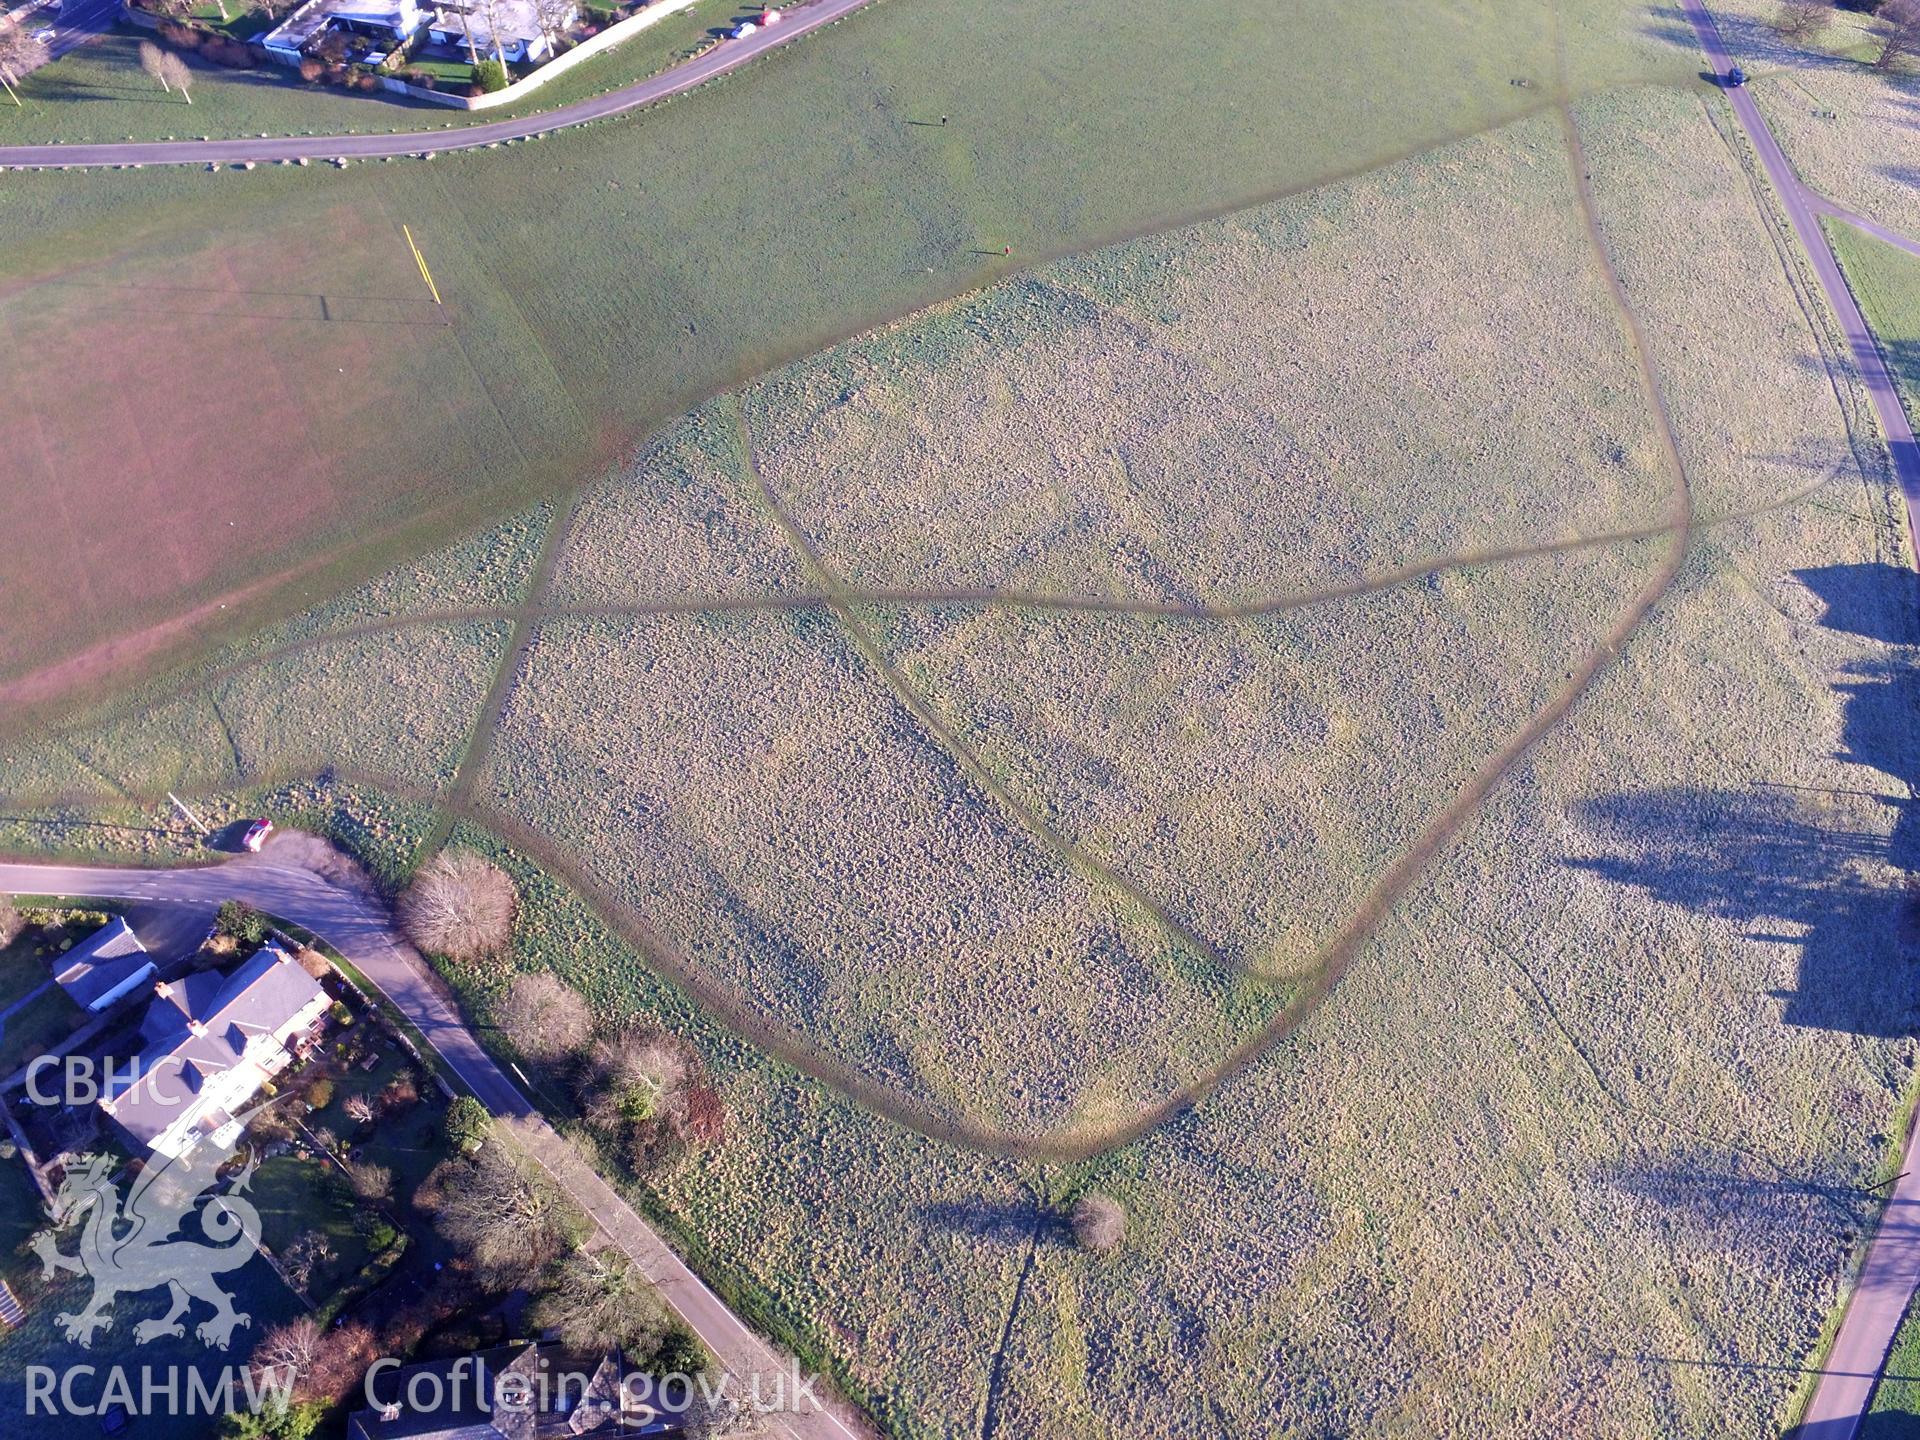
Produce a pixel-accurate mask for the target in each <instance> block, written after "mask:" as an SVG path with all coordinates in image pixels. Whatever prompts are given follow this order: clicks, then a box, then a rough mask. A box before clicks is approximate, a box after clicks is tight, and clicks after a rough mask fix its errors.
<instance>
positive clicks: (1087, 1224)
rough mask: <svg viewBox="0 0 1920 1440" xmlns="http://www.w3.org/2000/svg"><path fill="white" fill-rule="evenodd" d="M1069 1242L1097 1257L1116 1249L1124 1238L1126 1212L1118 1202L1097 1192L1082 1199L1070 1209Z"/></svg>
mask: <svg viewBox="0 0 1920 1440" xmlns="http://www.w3.org/2000/svg"><path fill="white" fill-rule="evenodd" d="M1073 1238H1074V1239H1075V1240H1076V1241H1078V1242H1079V1244H1080V1245H1081V1247H1082V1248H1083V1249H1087V1250H1093V1251H1097V1252H1099V1253H1101V1254H1104V1253H1106V1252H1107V1251H1109V1250H1115V1249H1118V1248H1119V1245H1120V1242H1121V1241H1122V1240H1125V1239H1126V1238H1127V1212H1126V1211H1124V1210H1122V1209H1121V1208H1120V1202H1119V1201H1117V1200H1115V1199H1114V1198H1113V1197H1112V1196H1110V1195H1102V1194H1101V1193H1100V1192H1099V1191H1097V1190H1096V1191H1093V1192H1092V1193H1091V1194H1087V1195H1082V1196H1081V1197H1080V1200H1079V1203H1078V1204H1076V1205H1075V1206H1074V1207H1073Z"/></svg>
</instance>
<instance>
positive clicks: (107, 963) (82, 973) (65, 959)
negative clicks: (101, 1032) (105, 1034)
mask: <svg viewBox="0 0 1920 1440" xmlns="http://www.w3.org/2000/svg"><path fill="white" fill-rule="evenodd" d="M56 963H57V965H58V968H57V969H56V970H55V971H54V972H53V978H54V979H55V980H57V981H59V982H60V988H61V989H62V990H64V991H66V992H67V994H68V995H69V996H70V997H71V998H72V1000H73V1003H74V1004H76V1005H78V1006H79V1007H80V1008H81V1009H83V1010H87V1011H90V1012H91V1013H93V1014H95V1015H98V1014H99V1013H100V1012H101V1011H103V1010H106V1009H109V1008H110V1007H111V1006H112V1005H113V1003H114V1002H115V1001H116V1000H119V999H121V998H122V997H123V996H126V995H130V994H132V993H133V992H134V990H136V989H138V988H139V987H140V986H142V985H144V984H146V983H147V982H148V981H149V980H151V979H153V974H154V969H153V957H152V956H151V955H149V954H147V947H146V946H144V945H142V944H141V943H140V937H139V936H137V935H135V934H134V933H133V927H132V926H131V925H129V924H127V921H126V917H125V916H122V915H116V916H114V917H113V918H112V919H111V920H109V921H108V922H107V923H106V924H104V925H102V926H101V927H100V928H99V929H98V930H96V931H94V932H93V934H91V935H89V936H88V937H87V938H86V939H84V940H82V941H81V942H80V943H79V944H78V945H76V946H74V947H73V948H72V949H71V950H69V951H67V953H66V954H65V955H63V956H61V957H60V959H59V961H58V962H56Z"/></svg>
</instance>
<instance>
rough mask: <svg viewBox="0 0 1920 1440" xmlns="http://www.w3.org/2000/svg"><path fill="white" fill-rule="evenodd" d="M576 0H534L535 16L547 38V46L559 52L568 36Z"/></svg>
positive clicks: (541, 31)
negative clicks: (568, 25)
mask: <svg viewBox="0 0 1920 1440" xmlns="http://www.w3.org/2000/svg"><path fill="white" fill-rule="evenodd" d="M575 8H576V6H575V4H574V0H533V18H534V19H535V21H537V22H538V23H539V26H540V33H541V34H542V35H544V36H546V38H547V48H548V49H550V50H552V51H554V52H556V53H557V52H558V51H559V49H560V42H561V41H562V40H564V39H565V38H566V34H567V22H568V21H569V20H571V19H572V18H573V15H574V11H575Z"/></svg>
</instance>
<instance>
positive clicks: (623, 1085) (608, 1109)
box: [581, 1027, 688, 1132]
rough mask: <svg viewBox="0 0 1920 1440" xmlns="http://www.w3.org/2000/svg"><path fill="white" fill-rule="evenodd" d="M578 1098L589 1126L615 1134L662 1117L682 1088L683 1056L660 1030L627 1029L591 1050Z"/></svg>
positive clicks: (685, 1075) (675, 1041)
mask: <svg viewBox="0 0 1920 1440" xmlns="http://www.w3.org/2000/svg"><path fill="white" fill-rule="evenodd" d="M587 1068H588V1079H587V1081H586V1085H585V1089H584V1092H583V1093H582V1095H581V1100H582V1103H583V1105H584V1108H585V1110H586V1113H587V1120H588V1121H589V1123H591V1124H594V1125H597V1126H599V1127H600V1128H601V1129H603V1130H609V1131H615V1132H618V1131H621V1130H625V1129H626V1128H628V1127H629V1126H633V1125H637V1124H640V1123H641V1122H644V1121H649V1120H655V1119H659V1118H661V1117H662V1116H663V1115H665V1114H666V1113H667V1112H668V1111H669V1110H670V1108H671V1107H672V1105H673V1104H674V1103H675V1097H676V1096H677V1095H678V1094H679V1092H680V1091H681V1090H682V1089H683V1088H684V1087H685V1085H686V1080H687V1071H688V1065H687V1056H686V1052H685V1050H684V1048H683V1047H682V1046H681V1045H680V1043H679V1042H678V1041H677V1040H675V1039H674V1037H673V1036H671V1035H669V1034H667V1032H666V1031H664V1030H655V1029H651V1028H645V1027H642V1028H638V1029H633V1030H628V1031H626V1032H625V1033H623V1034H620V1035H616V1036H614V1037H612V1038H611V1039H607V1040H602V1041H600V1042H598V1043H597V1044H596V1045H595V1046H594V1047H593V1056H592V1059H591V1061H590V1062H589V1064H588V1067H587Z"/></svg>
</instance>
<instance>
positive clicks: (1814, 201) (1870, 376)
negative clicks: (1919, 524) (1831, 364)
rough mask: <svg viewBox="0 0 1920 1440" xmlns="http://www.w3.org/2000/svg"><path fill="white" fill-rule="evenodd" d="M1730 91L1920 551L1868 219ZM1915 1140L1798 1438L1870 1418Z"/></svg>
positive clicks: (1693, 9)
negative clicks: (1855, 268)
mask: <svg viewBox="0 0 1920 1440" xmlns="http://www.w3.org/2000/svg"><path fill="white" fill-rule="evenodd" d="M1681 3H1682V5H1683V6H1684V7H1685V9H1686V12H1687V18H1688V19H1689V20H1691V21H1692V22H1693V29H1694V33H1695V34H1696V35H1697V36H1698V37H1699V40H1700V48H1701V49H1702V50H1704V51H1705V52H1706V55H1707V59H1708V61H1709V63H1710V64H1711V65H1712V67H1713V71H1714V73H1715V74H1716V75H1725V74H1726V73H1727V72H1728V71H1729V70H1731V69H1732V68H1733V60H1732V58H1731V57H1730V56H1729V55H1728V54H1727V49H1726V46H1725V44H1724V43H1723V42H1722V40H1721V38H1720V30H1719V27H1718V26H1717V25H1716V24H1715V23H1714V20H1713V16H1712V15H1710V14H1709V13H1708V12H1707V9H1706V6H1705V5H1704V4H1703V3H1702V0H1681ZM1725 93H1726V96H1727V99H1728V101H1729V102H1730V103H1731V104H1732V106H1733V111H1734V114H1735V115H1737V116H1738V117H1739V119H1740V124H1741V126H1742V127H1743V128H1744V129H1745V130H1746V132H1747V138H1748V139H1749V140H1751V141H1752V142H1753V148H1754V150H1755V151H1756V152H1757V153H1758V155H1759V156H1760V163H1761V164H1762V165H1764V166H1765V167H1766V171H1767V178H1768V179H1769V180H1770V181H1771V182H1772V183H1773V189H1774V193H1775V194H1777V195H1778V196H1779V197H1780V203H1781V204H1782V205H1783V206H1784V207H1785V208H1786V212H1787V218H1788V219H1789V220H1790V221H1791V222H1792V224H1793V230H1794V234H1796V235H1797V236H1799V238H1800V244H1801V247H1802V248H1803V249H1804V250H1805V251H1806V253H1807V255H1808V257H1809V258H1811V260H1812V261H1813V268H1814V272H1815V273H1816V274H1817V275H1818V276H1819V277H1820V288H1821V290H1822V291H1824V292H1825V294H1826V297H1827V304H1828V306H1829V308H1830V309H1831V310H1832V311H1833V313H1834V316H1835V317H1836V318H1837V319H1838V320H1839V322H1840V329H1841V331H1842V332H1843V333H1844V334H1845V335H1846V338H1847V346H1848V348H1849V349H1850V350H1851V351H1852V352H1853V361H1854V364H1855V365H1856V366H1857V367H1858V368H1859V371H1860V378H1861V380H1862V381H1864V382H1865V384H1866V387H1867V395H1868V397H1869V398H1870V399H1871V400H1872V401H1873V410H1874V414H1875V415H1877V416H1878V417H1879V420H1880V429H1881V432H1882V433H1883V434H1884V435H1885V436H1886V438H1887V448H1888V450H1889V451H1890V452H1891V453H1892V456H1893V465H1894V470H1895V472H1896V474H1897V475H1898V476H1899V481H1900V493H1901V495H1902V496H1903V497H1904V499H1905V502H1906V512H1907V538H1908V541H1909V543H1910V544H1912V545H1913V551H1914V553H1915V554H1916V555H1920V544H1915V543H1913V542H1914V541H1915V539H1916V532H1915V511H1916V510H1920V449H1916V448H1915V445H1914V439H1913V427H1912V426H1911V425H1909V424H1908V422H1907V412H1906V410H1905V409H1904V408H1903V407H1902V406H1901V403H1900V393H1899V391H1898V389H1897V388H1896V387H1895V385H1894V382H1893V376H1892V375H1891V374H1889V373H1888V371H1887V364H1886V360H1885V358H1884V357H1883V356H1882V355H1881V353H1880V347H1879V346H1878V345H1877V344H1876V343H1875V341H1874V338H1873V333H1872V332H1871V331H1870V330H1868V328H1867V322H1866V320H1865V318H1864V317H1862V315H1861V314H1860V307H1859V306H1858V305H1856V304H1855V303H1854V299H1853V292H1852V291H1850V290H1849V289H1848V288H1847V282H1846V279H1845V277H1844V276H1842V275H1841V273H1840V265H1839V262H1838V261H1836V260H1835V259H1834V257H1833V251H1832V249H1831V248H1830V247H1829V246H1828V245H1827V237H1826V235H1825V233H1824V232H1823V231H1822V230H1821V229H1820V222H1819V219H1818V218H1817V217H1819V216H1820V215H1835V216H1839V217H1841V218H1843V219H1845V220H1847V221H1849V222H1850V223H1853V224H1861V223H1862V217H1859V216H1855V215H1853V214H1852V213H1851V212H1849V211H1845V210H1842V209H1841V208H1840V207H1838V206H1836V205H1833V204H1831V203H1830V202H1828V201H1826V200H1824V199H1822V198H1821V197H1819V196H1817V195H1815V194H1814V193H1813V192H1812V191H1810V190H1808V189H1807V187H1806V186H1805V185H1803V184H1801V182H1800V177H1799V176H1798V175H1797V174H1795V173H1794V169H1793V166H1792V165H1791V164H1790V163H1789V162H1788V160H1787V157H1786V155H1785V154H1784V153H1783V152H1782V151H1781V149H1780V143H1779V142H1778V141H1777V140H1775V139H1774V137H1773V132H1772V131H1771V130H1770V129H1768V128H1767V122H1766V119H1765V118H1764V117H1763V116H1762V115H1761V114H1760V107H1759V105H1757V104H1756V103H1755V102H1754V98H1753V96H1752V95H1751V94H1749V93H1748V91H1747V90H1746V88H1745V87H1744V86H1741V87H1736V88H1729V89H1727V90H1726V92H1725ZM1865 228H1867V229H1869V230H1871V231H1872V232H1873V233H1874V234H1876V235H1879V236H1880V237H1881V238H1883V239H1887V240H1889V241H1890V242H1891V243H1893V244H1895V245H1899V246H1900V247H1901V248H1902V249H1904V250H1908V251H1911V252H1915V253H1920V251H1916V247H1915V245H1914V243H1913V242H1912V241H1910V240H1907V239H1905V238H1904V237H1896V236H1894V235H1892V233H1891V232H1888V231H1885V230H1883V229H1882V228H1881V227H1879V226H1877V225H1873V224H1872V223H1871V222H1866V224H1865ZM1913 1141H1914V1136H1913V1134H1912V1133H1911V1132H1909V1134H1908V1137H1907V1149H1906V1153H1905V1154H1904V1156H1903V1157H1902V1159H1901V1170H1902V1171H1903V1173H1902V1174H1901V1176H1900V1178H1899V1180H1898V1181H1897V1182H1896V1183H1895V1185H1894V1189H1893V1194H1892V1195H1891V1196H1889V1197H1888V1200H1887V1208H1886V1211H1885V1213H1884V1214H1883V1215H1882V1216H1881V1217H1880V1227H1879V1229H1878V1230H1877V1231H1876V1232H1875V1233H1874V1237H1873V1244H1872V1245H1871V1246H1870V1247H1869V1248H1868V1250H1867V1260H1866V1264H1865V1265H1864V1266H1863V1267H1862V1268H1861V1271H1860V1278H1859V1281H1858V1283H1857V1284H1856V1285H1855V1286H1854V1291H1853V1296H1852V1298H1851V1299H1850V1300H1849V1301H1848V1302H1847V1309H1846V1313H1845V1315H1844V1316H1843V1318H1842V1319H1841V1322H1840V1333H1839V1334H1838V1335H1837V1336H1836V1337H1835V1339H1834V1342H1833V1349H1832V1350H1831V1351H1830V1352H1829V1353H1828V1355H1827V1361H1826V1364H1825V1366H1823V1367H1822V1369H1821V1373H1820V1378H1819V1380H1818V1382H1817V1386H1816V1388H1815V1390H1814V1394H1813V1400H1812V1401H1811V1403H1809V1405H1808V1406H1807V1412H1806V1414H1805V1416H1804V1417H1803V1418H1802V1421H1801V1425H1800V1428H1799V1429H1798V1430H1797V1431H1795V1432H1794V1433H1795V1435H1796V1436H1797V1437H1798V1440H1853V1437H1854V1436H1855V1435H1856V1434H1857V1433H1858V1432H1859V1430H1860V1426H1861V1422H1862V1421H1863V1420H1864V1419H1865V1418H1866V1413H1867V1405H1868V1403H1869V1402H1870V1401H1871V1400H1872V1398H1873V1390H1874V1386H1875V1385H1876V1384H1878V1382H1879V1378H1880V1372H1881V1370H1882V1369H1883V1368H1884V1367H1885V1365H1886V1363H1887V1353H1888V1351H1889V1350H1890V1349H1891V1348H1892V1346H1893V1337H1894V1333H1895V1332H1896V1331H1897V1330H1898V1329H1899V1328H1900V1321H1901V1317H1903V1316H1904V1315H1905V1314H1906V1310H1907V1303H1908V1301H1910V1300H1911V1299H1912V1298H1913V1293H1914V1288H1915V1285H1916V1283H1917V1282H1920V1166H1917V1165H1916V1163H1915V1161H1916V1156H1915V1154H1914V1146H1913Z"/></svg>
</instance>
